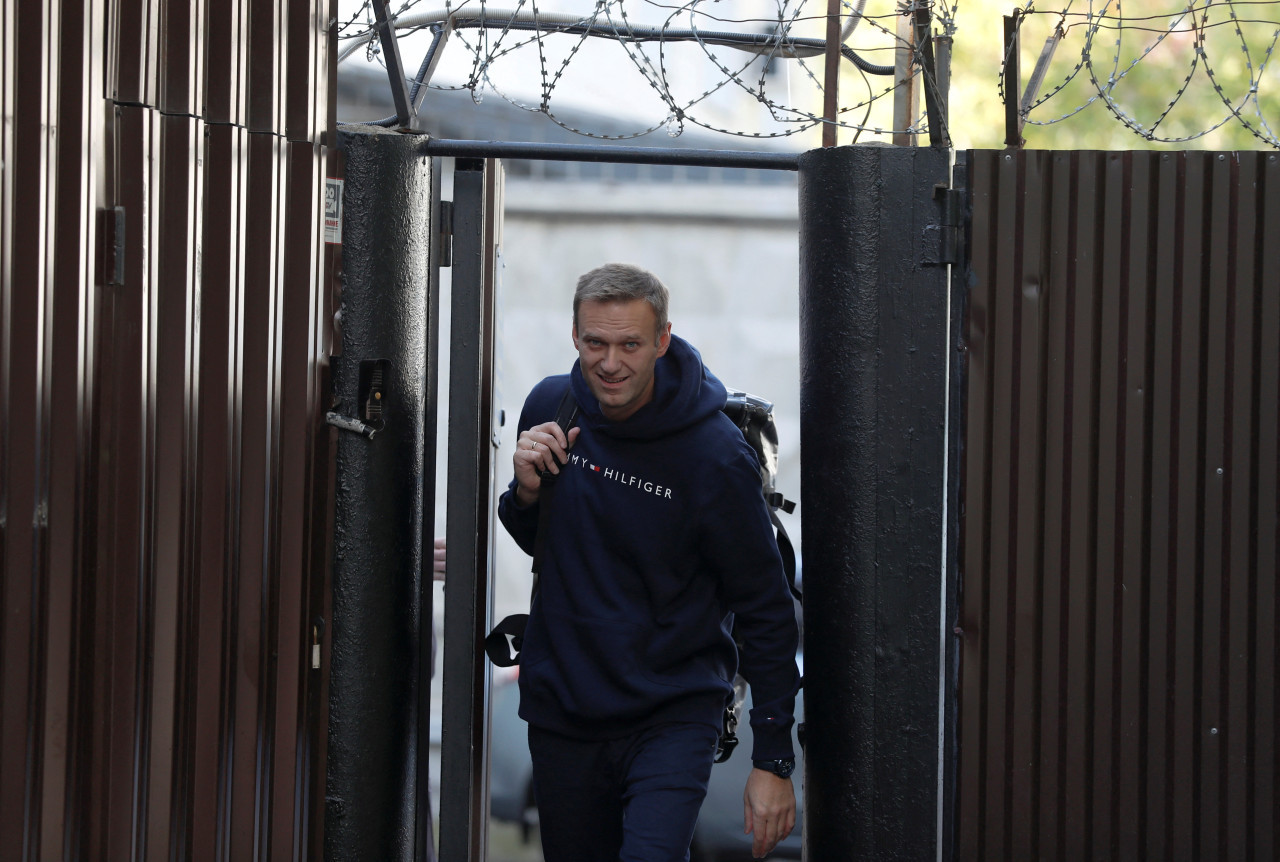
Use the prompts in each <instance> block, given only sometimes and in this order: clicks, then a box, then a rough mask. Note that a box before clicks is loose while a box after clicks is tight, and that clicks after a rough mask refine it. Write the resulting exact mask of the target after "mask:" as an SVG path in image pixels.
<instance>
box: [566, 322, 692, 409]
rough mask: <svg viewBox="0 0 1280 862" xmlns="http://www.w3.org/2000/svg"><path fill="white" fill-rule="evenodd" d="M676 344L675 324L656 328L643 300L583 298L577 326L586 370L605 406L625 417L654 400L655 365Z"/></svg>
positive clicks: (575, 339)
mask: <svg viewBox="0 0 1280 862" xmlns="http://www.w3.org/2000/svg"><path fill="white" fill-rule="evenodd" d="M670 344H671V324H670V323H668V324H667V325H666V326H664V327H663V330H662V332H658V330H657V317H656V316H655V315H654V313H653V307H652V306H651V305H649V303H647V302H645V301H643V300H639V299H637V300H632V301H629V302H583V303H581V304H580V305H579V306H578V322H577V325H575V326H574V327H573V346H574V347H576V348H577V349H578V357H579V359H581V360H582V376H583V377H585V378H586V380H587V385H588V386H589V387H591V394H592V395H594V396H595V397H596V400H597V401H599V402H600V409H601V412H602V413H604V417H605V418H606V419H608V420H609V421H611V422H621V421H622V420H623V419H626V418H628V417H629V416H631V414H633V413H635V412H636V411H637V410H639V409H640V408H641V407H643V406H644V405H646V404H648V403H649V402H650V401H652V400H653V366H654V364H655V363H657V361H658V357H659V356H662V355H663V354H664V353H666V352H667V347H668V346H669V345H670Z"/></svg>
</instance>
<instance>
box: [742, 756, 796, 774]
mask: <svg viewBox="0 0 1280 862" xmlns="http://www.w3.org/2000/svg"><path fill="white" fill-rule="evenodd" d="M751 765H752V766H754V767H755V768H756V769H763V770H764V771H765V772H772V773H773V774H774V775H776V776H778V777H779V778H790V777H791V773H792V772H794V771H795V768H796V759H795V758H794V757H787V758H784V759H782V760H753V761H751Z"/></svg>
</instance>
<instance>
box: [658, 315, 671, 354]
mask: <svg viewBox="0 0 1280 862" xmlns="http://www.w3.org/2000/svg"><path fill="white" fill-rule="evenodd" d="M670 346H671V321H669V320H668V321H667V325H666V326H664V327H662V332H660V333H658V355H659V356H662V355H664V354H665V353H666V352H667V348H668V347H670Z"/></svg>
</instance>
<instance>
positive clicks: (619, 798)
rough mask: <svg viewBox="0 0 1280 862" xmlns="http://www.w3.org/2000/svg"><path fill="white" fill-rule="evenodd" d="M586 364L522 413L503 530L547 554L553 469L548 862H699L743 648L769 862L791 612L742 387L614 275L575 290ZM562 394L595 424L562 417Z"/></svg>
mask: <svg viewBox="0 0 1280 862" xmlns="http://www.w3.org/2000/svg"><path fill="white" fill-rule="evenodd" d="M572 335H573V343H574V346H575V347H576V348H577V350H578V361H577V362H576V363H574V366H573V369H572V371H571V372H570V373H569V374H565V375H558V376H555V377H549V378H547V379H545V380H543V381H542V382H541V383H539V384H538V385H537V386H536V387H534V390H533V391H532V392H531V393H530V395H529V397H528V399H527V400H526V401H525V405H524V410H523V412H522V413H521V416H520V424H519V440H518V441H517V444H516V451H515V454H514V456H513V462H514V468H515V477H514V479H513V480H512V482H511V484H510V486H509V488H508V490H507V491H506V492H505V493H504V494H503V495H502V498H501V500H500V501H499V516H500V517H501V519H502V522H503V524H504V525H505V526H506V527H507V530H508V531H509V532H510V533H511V535H512V537H514V538H515V540H516V541H517V543H518V544H519V545H520V546H521V547H522V548H523V549H524V550H525V551H527V552H530V553H532V550H533V546H534V540H535V536H536V534H537V528H538V509H539V498H540V494H541V480H540V478H539V475H540V472H541V471H543V470H549V471H550V472H551V473H554V474H557V478H556V481H555V485H556V487H555V491H554V496H553V497H552V500H551V503H550V505H551V510H550V515H551V517H550V521H549V526H548V527H547V528H546V535H545V536H544V543H545V544H544V557H543V561H542V570H541V574H540V578H539V585H538V590H537V593H536V595H535V598H534V601H533V607H532V609H531V611H530V616H529V621H528V627H527V629H526V632H525V636H524V644H523V650H522V652H521V658H520V663H521V667H520V715H521V717H522V718H524V719H525V720H526V721H527V722H528V723H529V750H530V753H531V755H532V759H533V782H534V792H535V795H536V797H537V803H538V816H539V828H540V831H541V834H542V843H543V852H544V855H545V858H546V859H547V862H613V860H621V862H681V860H687V859H688V854H689V844H690V841H691V839H692V836H693V827H694V823H695V822H696V821H697V817H698V809H699V808H700V807H701V805H702V800H703V797H704V796H705V795H706V789H707V780H708V779H709V777H710V773H711V763H712V759H713V755H714V749H715V744H716V739H717V737H718V734H719V731H720V728H721V721H722V716H723V713H724V707H725V703H726V698H727V697H728V696H729V693H730V690H731V681H732V680H733V677H734V671H735V667H737V665H738V664H739V655H738V651H737V649H736V648H735V646H734V640H733V637H731V635H730V626H731V625H732V621H733V618H734V615H736V618H737V627H736V635H737V637H738V638H739V639H740V641H741V642H742V644H743V648H742V653H741V662H740V664H741V672H742V675H743V676H744V677H745V678H746V679H747V680H748V682H749V683H750V684H751V686H752V694H753V701H754V704H755V707H754V708H753V709H752V710H751V727H752V731H753V735H754V751H753V752H752V758H753V760H754V761H755V764H756V767H757V768H754V769H752V770H751V775H750V778H749V779H748V781H747V786H746V790H745V792H744V796H743V802H744V819H745V823H744V827H745V831H746V832H749V833H752V835H753V838H752V851H753V854H754V855H755V856H756V857H757V858H762V857H764V856H765V855H767V854H768V853H769V852H770V851H772V850H773V848H774V846H775V845H776V844H777V843H778V841H780V840H781V839H783V838H785V837H786V836H787V835H788V834H789V833H790V832H791V829H792V827H793V826H794V824H795V793H794V790H793V788H792V784H791V779H790V777H789V776H790V767H791V766H793V765H794V762H795V761H794V753H793V750H792V746H791V728H792V724H793V717H792V710H793V706H794V702H795V694H796V691H797V689H798V687H799V677H798V673H797V669H796V664H795V651H796V641H797V630H796V624H795V616H794V613H793V610H792V604H791V597H790V594H789V592H788V590H787V585H786V582H785V578H784V575H783V571H782V563H781V559H780V557H779V554H778V548H777V543H776V540H775V538H774V535H773V529H772V526H771V525H770V522H769V514H768V509H767V507H766V504H765V501H764V498H763V494H762V492H761V487H760V474H759V469H758V465H757V461H756V456H755V453H754V451H753V450H752V449H751V447H750V446H749V445H748V444H747V443H746V441H745V440H744V439H743V437H742V435H741V433H740V432H739V431H738V429H737V428H736V427H735V426H734V424H733V423H732V422H731V421H730V420H729V419H728V418H727V417H726V416H724V414H723V413H721V410H720V408H721V407H722V406H723V405H724V403H725V397H726V391H725V388H724V386H723V385H722V384H721V383H720V381H719V380H717V379H716V378H715V376H714V375H712V374H711V372H710V371H708V370H707V369H706V368H705V367H704V366H703V364H702V359H701V357H700V356H699V354H698V352H697V351H696V350H695V349H694V348H693V347H692V346H691V345H689V344H688V343H687V342H685V341H683V340H682V339H680V338H679V337H677V336H675V335H672V334H671V324H670V322H668V320H667V289H666V288H665V287H664V286H663V285H662V283H661V282H660V281H658V279H657V278H656V277H654V276H653V275H652V274H650V273H649V272H647V271H645V270H643V269H640V268H638V267H634V266H629V265H624V264H608V265H605V266H602V267H600V268H598V269H595V270H592V271H591V272H589V273H587V274H586V275H584V276H582V278H580V279H579V281H578V287H577V291H576V293H575V295H574V300H573V330H572ZM566 389H571V390H572V393H573V396H574V397H575V398H576V400H577V403H578V405H579V409H580V413H579V418H578V422H577V424H576V426H575V427H573V428H571V429H570V430H569V432H568V434H567V435H566V434H564V433H563V432H562V431H561V430H560V427H559V426H558V425H557V424H556V423H555V421H554V417H555V415H556V413H557V410H558V408H559V405H560V402H561V398H562V396H563V395H564V393H565V391H566Z"/></svg>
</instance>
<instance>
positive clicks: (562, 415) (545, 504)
mask: <svg viewBox="0 0 1280 862" xmlns="http://www.w3.org/2000/svg"><path fill="white" fill-rule="evenodd" d="M577 421H578V399H576V398H574V397H573V384H570V385H569V387H568V388H567V389H565V391H564V397H562V398H561V399H560V406H559V407H558V408H556V424H557V425H559V426H560V430H561V431H563V432H564V435H565V439H566V440H568V437H569V429H570V428H572V427H573V426H574V425H575V424H576V423H577ZM552 457H553V458H554V457H555V456H554V455H553V456H552ZM560 468H561V469H564V464H560ZM556 475H557V474H555V473H552V472H551V471H550V470H543V471H542V474H541V478H542V487H541V488H540V489H539V491H538V533H537V535H536V536H535V537H534V540H533V566H532V569H531V571H532V572H533V590H534V592H535V593H536V592H537V591H538V572H540V571H542V552H543V550H544V547H543V546H544V545H545V544H546V537H547V529H548V527H549V526H550V524H551V500H552V498H553V497H554V496H555V491H556ZM530 601H531V602H532V599H531V600H530Z"/></svg>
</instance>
